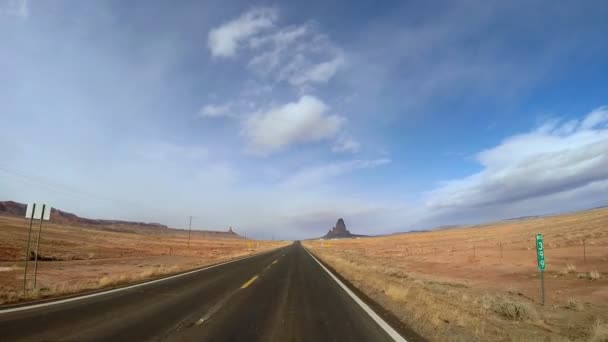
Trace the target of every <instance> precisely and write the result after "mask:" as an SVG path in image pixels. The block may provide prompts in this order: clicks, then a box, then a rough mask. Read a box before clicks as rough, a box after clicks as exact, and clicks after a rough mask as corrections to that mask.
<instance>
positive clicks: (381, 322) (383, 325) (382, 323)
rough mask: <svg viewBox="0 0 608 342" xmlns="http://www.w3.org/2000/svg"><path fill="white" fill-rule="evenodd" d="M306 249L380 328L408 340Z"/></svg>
mask: <svg viewBox="0 0 608 342" xmlns="http://www.w3.org/2000/svg"><path fill="white" fill-rule="evenodd" d="M304 250H305V251H306V252H307V253H308V255H310V256H311V257H312V258H313V259H314V260H315V261H316V262H317V263H318V264H319V265H320V266H321V267H322V268H323V269H324V270H325V272H327V274H329V276H330V277H332V279H333V280H335V281H336V283H338V285H340V287H341V288H342V289H343V290H344V291H346V293H347V294H348V295H349V296H350V297H351V298H352V299H353V300H354V301H355V303H357V304H359V306H360V307H361V308H362V309H363V311H365V312H366V313H367V314H368V315H369V316H370V317H371V318H372V319H373V320H374V321H375V322H376V323H378V325H379V326H380V328H382V330H384V331H385V332H386V333H387V334H388V335H389V336H390V337H391V338H392V339H393V340H394V341H398V342H407V340H406V339H404V338H403V337H401V335H399V333H398V332H397V331H395V329H393V328H392V327H391V326H390V325H388V323H386V321H385V320H383V319H382V318H381V317H380V316H378V314H377V313H375V312H374V310H372V309H371V308H370V307H369V306H368V305H367V304H365V302H363V301H362V300H361V299H360V298H359V297H357V295H356V294H354V293H353V291H351V290H350V289H349V288H348V287H347V286H346V285H344V283H342V282H341V281H340V279H338V278H337V277H336V276H335V275H334V274H333V273H331V271H330V270H328V269H327V268H326V267H325V266H324V265H323V264H322V263H321V262H320V261H319V260H317V258H315V256H314V255H312V253H310V252H309V251H308V249H306V248H304Z"/></svg>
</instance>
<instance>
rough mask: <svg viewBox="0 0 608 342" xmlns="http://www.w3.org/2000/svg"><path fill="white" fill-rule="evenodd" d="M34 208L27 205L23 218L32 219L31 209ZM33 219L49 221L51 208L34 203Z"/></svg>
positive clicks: (31, 205) (32, 205)
mask: <svg viewBox="0 0 608 342" xmlns="http://www.w3.org/2000/svg"><path fill="white" fill-rule="evenodd" d="M43 206H44V216H43V215H42V207H43ZM33 208H34V204H33V203H29V204H28V205H27V209H25V218H32V209H33ZM34 219H36V220H40V219H42V220H45V221H48V220H50V219H51V207H50V206H48V205H47V206H45V205H44V203H36V211H35V212H34Z"/></svg>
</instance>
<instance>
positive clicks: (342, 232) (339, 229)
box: [323, 218, 354, 239]
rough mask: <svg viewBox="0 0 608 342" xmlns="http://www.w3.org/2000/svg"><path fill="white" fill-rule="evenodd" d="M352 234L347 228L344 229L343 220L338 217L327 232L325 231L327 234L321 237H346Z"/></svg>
mask: <svg viewBox="0 0 608 342" xmlns="http://www.w3.org/2000/svg"><path fill="white" fill-rule="evenodd" d="M353 236H354V235H353V234H351V233H350V232H349V231H348V229H346V224H345V223H344V220H343V219H342V218H340V219H338V222H336V226H335V227H333V228H332V229H330V230H329V232H327V234H325V236H324V237H323V238H325V239H336V238H348V237H353Z"/></svg>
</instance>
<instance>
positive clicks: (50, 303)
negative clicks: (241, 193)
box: [0, 250, 274, 315]
mask: <svg viewBox="0 0 608 342" xmlns="http://www.w3.org/2000/svg"><path fill="white" fill-rule="evenodd" d="M272 251H274V250H271V251H268V252H265V253H260V254H255V255H251V256H248V257H244V258H239V259H234V260H230V261H225V262H222V263H219V264H215V265H211V266H207V267H204V268H199V269H196V270H193V271H188V272H186V273H180V274H176V275H172V276H169V277H166V278H161V279H155V280H150V281H146V282H144V283H139V284H135V285H129V286H125V287H120V288H117V289H113V290H107V291H102V292H96V293H91V294H88V295H83V296H77V297H73V298H67V299H60V300H56V301H52V302H48V303H41V304H32V305H28V306H20V307H17V308H11V309H4V310H0V315H1V314H5V313H10V312H18V311H25V310H32V309H37V308H42V307H45V306H52V305H59V304H63V303H69V302H74V301H77V300H82V299H87V298H92V297H97V296H104V295H107V294H110V293H115V292H120V291H126V290H130V289H134V288H136V287H140V286H146V285H150V284H154V283H160V282H162V281H165V280H169V279H174V278H179V277H182V276H185V275H188V274H192V273H196V272H202V271H205V270H208V269H210V268H214V267H218V266H222V265H226V264H230V263H233V262H237V261H241V260H246V259H249V258H253V257H256V256H259V255H263V254H266V253H270V252H272Z"/></svg>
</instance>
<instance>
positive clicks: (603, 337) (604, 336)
mask: <svg viewBox="0 0 608 342" xmlns="http://www.w3.org/2000/svg"><path fill="white" fill-rule="evenodd" d="M589 342H608V324H607V323H603V322H602V321H600V320H598V321H596V322H595V324H593V327H592V329H591V338H590V339H589Z"/></svg>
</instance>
